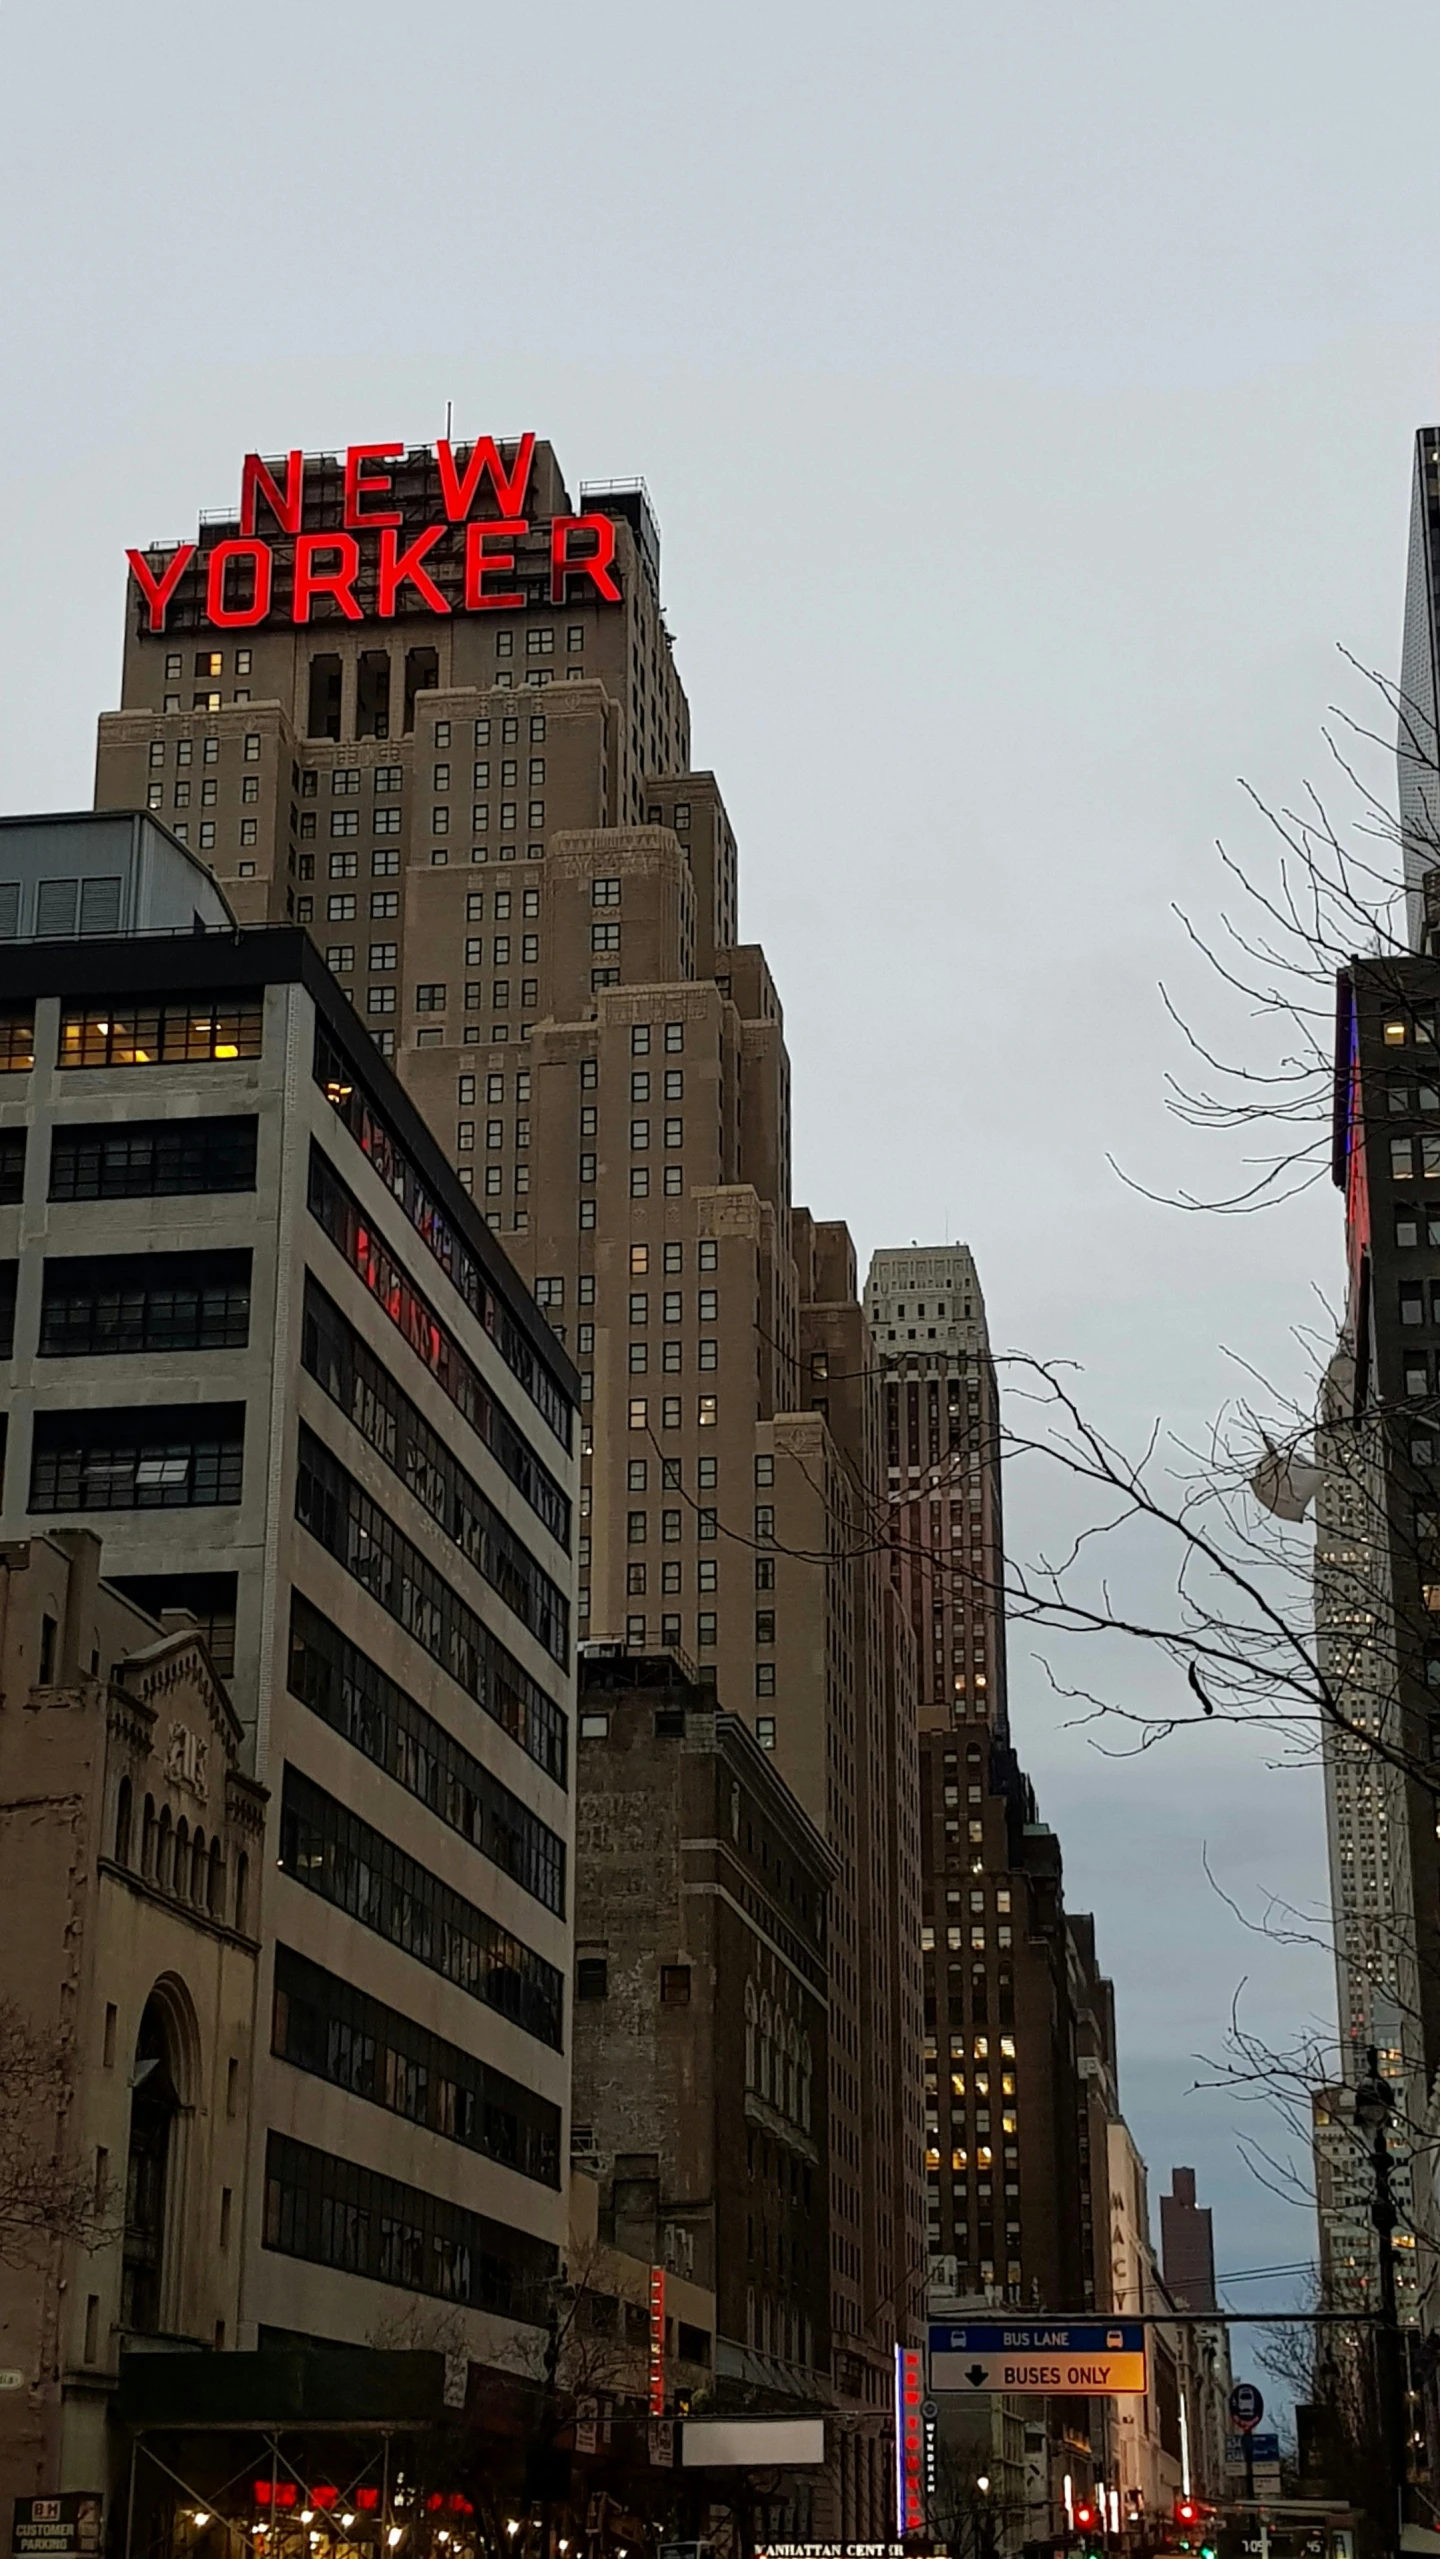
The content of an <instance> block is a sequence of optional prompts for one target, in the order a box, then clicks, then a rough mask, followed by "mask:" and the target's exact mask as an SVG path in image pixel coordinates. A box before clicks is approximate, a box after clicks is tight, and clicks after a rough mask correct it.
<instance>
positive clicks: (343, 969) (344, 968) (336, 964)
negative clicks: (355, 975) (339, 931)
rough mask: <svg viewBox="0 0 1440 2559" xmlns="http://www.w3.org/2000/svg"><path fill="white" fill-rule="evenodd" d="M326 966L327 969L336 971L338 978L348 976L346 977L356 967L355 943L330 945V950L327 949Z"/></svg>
mask: <svg viewBox="0 0 1440 2559" xmlns="http://www.w3.org/2000/svg"><path fill="white" fill-rule="evenodd" d="M325 965H326V967H327V968H329V969H333V970H334V971H335V974H336V976H337V977H344V976H346V975H347V974H348V972H349V971H350V970H351V969H353V967H354V966H355V945H354V943H353V942H332V943H330V945H329V946H328V948H327V950H326V953H325Z"/></svg>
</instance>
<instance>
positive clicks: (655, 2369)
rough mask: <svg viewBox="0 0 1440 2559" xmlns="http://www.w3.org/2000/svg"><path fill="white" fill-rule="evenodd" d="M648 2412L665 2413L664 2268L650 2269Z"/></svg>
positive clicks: (659, 2415)
mask: <svg viewBox="0 0 1440 2559" xmlns="http://www.w3.org/2000/svg"><path fill="white" fill-rule="evenodd" d="M650 2414H651V2416H652V2417H663V2416H664V2414H665V2269H664V2267H663V2266H652V2267H651V2269H650Z"/></svg>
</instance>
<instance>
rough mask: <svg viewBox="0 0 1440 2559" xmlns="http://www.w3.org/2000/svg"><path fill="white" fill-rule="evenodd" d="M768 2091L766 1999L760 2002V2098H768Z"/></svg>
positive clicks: (767, 2002) (768, 2053) (768, 2040)
mask: <svg viewBox="0 0 1440 2559" xmlns="http://www.w3.org/2000/svg"><path fill="white" fill-rule="evenodd" d="M770 2089H771V2077H770V2002H769V2000H768V1998H767V1999H762V2000H761V2002H760V2094H761V2096H762V2097H768V2096H769V2094H770Z"/></svg>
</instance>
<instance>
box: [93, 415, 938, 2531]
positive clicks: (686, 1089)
mask: <svg viewBox="0 0 1440 2559" xmlns="http://www.w3.org/2000/svg"><path fill="white" fill-rule="evenodd" d="M246 491H247V495H246V498H245V500H244V502H243V503H242V507H241V509H240V510H239V511H238V513H237V517H236V518H235V519H234V520H233V521H231V522H230V523H228V524H227V523H224V522H219V521H211V520H208V519H207V521H206V522H205V524H204V525H203V526H202V528H201V532H200V536H199V538H198V543H197V547H196V548H195V550H194V553H193V555H192V556H189V557H187V558H185V559H184V560H181V562H180V566H179V568H178V569H176V567H175V562H176V560H177V559H179V558H180V553H179V551H176V552H173V553H169V554H162V553H160V552H152V553H149V554H143V555H139V556H138V557H137V560H136V571H135V573H136V579H137V585H136V586H135V588H133V589H132V595H131V606H130V614H129V622H128V629H127V641H126V652H125V677H124V707H123V709H122V710H121V711H119V712H117V713H115V714H114V715H112V716H110V717H109V718H107V719H105V720H103V721H102V722H101V730H100V751H99V767H98V796H99V798H100V800H101V801H102V802H110V801H117V800H123V801H129V802H134V801H136V800H143V799H146V798H148V800H149V802H150V804H151V805H153V806H155V807H157V808H160V809H161V810H163V812H164V815H165V817H166V820H167V822H168V823H170V824H172V825H174V826H175V827H176V829H177V831H182V830H185V829H187V828H188V830H189V841H190V843H191V845H192V847H193V848H194V849H196V850H198V851H199V852H200V853H201V854H202V855H204V856H205V857H206V858H209V859H212V860H213V861H214V863H215V866H216V870H217V874H218V876H219V877H220V878H221V879H222V880H223V881H224V884H225V886H226V890H227V893H228V894H229V895H230V896H231V898H232V899H233V901H234V903H235V906H236V909H237V911H238V912H239V913H240V914H242V915H243V916H246V917H250V916H254V917H256V918H260V917H269V918H272V919H281V918H285V917H287V916H292V915H293V917H294V918H295V919H296V920H297V921H300V922H303V923H305V924H307V925H308V926H309V927H310V929H311V930H312V932H313V933H314V934H315V936H316V939H317V940H318V942H319V943H320V945H321V947H322V949H323V950H324V952H325V955H326V957H327V960H328V962H329V965H330V967H331V969H332V971H333V973H334V975H335V978H336V980H337V982H338V984H339V985H340V986H341V988H342V989H343V990H344V991H345V992H346V994H347V995H348V996H349V998H350V1000H351V1001H352V1003H353V1004H354V1006H355V1008H356V1011H357V1014H359V1015H360V1017H361V1018H362V1019H363V1020H364V1021H365V1022H366V1024H367V1026H368V1027H369V1028H370V1030H371V1033H372V1036H374V1037H375V1039H376V1040H377V1043H378V1044H379V1045H380V1046H381V1048H382V1049H383V1050H384V1051H385V1052H386V1053H387V1054H389V1055H390V1056H391V1057H392V1058H393V1062H394V1065H395V1068H396V1071H397V1072H398V1074H399V1075H400V1077H401V1079H402V1081H403V1082H404V1084H405V1085H406V1086H407V1088H408V1090H409V1093H410V1095H411V1097H412V1099H413V1100H414V1101H415V1102H416V1103H417V1104H418V1106H419V1108H420V1110H421V1111H422V1112H423V1114H424V1116H425V1117H426V1119H427V1120H428V1121H429V1123H430V1125H431V1127H432V1128H433V1129H434V1130H435V1132H436V1133H437V1135H438V1137H439V1139H440V1141H441V1143H442V1145H443V1147H444V1149H445V1151H446V1153H447V1154H448V1155H449V1156H450V1157H451V1159H452V1161H453V1163H454V1164H455V1166H456V1168H457V1171H458V1173H459V1177H460V1180H461V1182H462V1183H463V1184H464V1185H465V1186H466V1187H467V1188H468V1189H470V1190H471V1191H472V1193H473V1195H474V1197H475V1200H476V1203H477V1206H479V1207H481V1208H482V1209H483V1213H484V1214H485V1216H486V1217H487V1219H488V1220H489V1221H490V1223H491V1224H492V1225H493V1226H494V1227H496V1228H497V1229H498V1230H499V1231H500V1232H501V1233H502V1234H503V1237H504V1241H505V1247H506V1250H507V1252H508V1253H509V1254H510V1256H511V1257H512V1259H513V1260H514V1261H515V1262H516V1263H517V1265H518V1266H519V1267H520V1268H521V1269H522V1270H523V1271H524V1272H525V1273H526V1275H527V1276H528V1277H529V1278H530V1279H531V1280H532V1283H533V1286H534V1289H535V1293H536V1295H537V1297H538V1298H539V1300H540V1303H541V1305H542V1306H543V1308H544V1309H545V1311H546V1313H547V1314H548V1317H549V1320H550V1322H551V1324H552V1326H553V1327H554V1330H555V1331H556V1333H557V1334H558V1335H560V1336H561V1338H562V1339H563V1341H564V1343H565V1346H566V1349H567V1350H568V1351H569V1352H570V1354H571V1356H572V1357H573V1358H574V1360H575V1362H576V1365H577V1367H578V1369H579V1371H580V1375H581V1380H582V1394H583V1398H584V1402H583V1406H582V1414H583V1421H584V1438H583V1466H582V1487H581V1508H582V1521H581V1525H582V1531H583V1544H582V1550H581V1584H582V1591H581V1621H580V1628H581V1634H582V1637H584V1636H585V1635H587V1634H588V1636H589V1637H591V1638H592V1639H599V1638H602V1637H605V1638H612V1639H615V1640H617V1641H620V1642H624V1643H628V1644H631V1645H635V1646H642V1647H649V1648H652V1649H653V1648H655V1647H662V1648H668V1649H675V1650H678V1651H679V1652H680V1653H681V1654H682V1655H683V1656H685V1657H688V1659H689V1660H690V1662H692V1663H693V1665H694V1666H695V1668H696V1669H697V1670H698V1671H699V1673H700V1674H701V1675H702V1676H704V1675H705V1674H707V1673H713V1675H714V1678H715V1681H716V1683H717V1688H718V1695H719V1702H720V1704H721V1706H722V1707H724V1708H726V1709H728V1710H730V1711H733V1712H736V1713H739V1714H743V1715H744V1716H745V1717H746V1718H747V1719H748V1720H749V1721H750V1723H751V1725H752V1729H753V1731H754V1733H755V1735H756V1737H757V1738H758V1739H759V1740H760V1742H761V1743H762V1744H763V1745H764V1746H765V1747H766V1748H767V1749H769V1750H771V1751H772V1752H773V1754H774V1758H775V1764H776V1767H777V1769H778V1770H779V1772H780V1773H781V1775H782V1776H783V1777H784V1778H785V1780H786V1781H787V1782H788V1784H789V1785H790V1786H791V1788H792V1790H793V1791H794V1793H795V1794H796V1795H797V1797H798V1798H799V1800H800V1802H801V1804H802V1805H803V1806H804V1808H805V1810H806V1812H807V1813H808V1814H809V1815H810V1817H811V1819H812V1821H813V1822H814V1823H815V1825H816V1827H817V1828H818V1829H819V1830H820V1831H821V1833H822V1834H823V1836H824V1837H825V1839H826V1840H827V1842H828V1844H829V1846H830V1848H831V1850H832V1851H833V1853H834V1856H835V1859H836V1863H837V1870H838V1872H837V1880H836V1884H835V1887H834V1892H833V1898H832V1902H831V1915H830V1988H831V2021H830V2035H829V2051H830V2085H829V2091H828V2103H829V2147H830V2155H831V2159H832V2161H833V2162H834V2176H833V2187H832V2199H831V2200H832V2222H831V2327H832V2332H833V2335H834V2338H835V2341H836V2344H835V2380H836V2383H837V2385H838V2388H839V2390H840V2393H841V2395H842V2397H843V2398H844V2399H845V2400H846V2401H847V2402H848V2403H849V2404H850V2405H851V2406H852V2407H854V2408H856V2409H857V2410H872V2411H874V2412H876V2427H877V2429H878V2424H879V2422H880V2418H879V2412H880V2411H882V2410H883V2409H884V2408H885V2407H886V2406H887V2405H888V2401H889V2394H890V2384H891V2361H890V2358H891V2348H892V2344H893V2340H894V2338H895V2335H896V2332H897V2327H898V2328H903V2327H904V2326H905V2324H906V2321H907V2319H908V2317H909V2315H910V2308H911V2305H912V2304H913V2303H914V2302H915V2299H916V2296H917V2289H918V2286H919V2284H920V2282H921V2279H922V2276H923V2256H924V2250H925V2242H924V2237H923V2231H922V2222H921V2197H922V2188H921V2183H920V2140H921V2125H920V2107H919V2080H918V2070H917V2066H916V2063H917V2055H918V2048H919V2043H920V2037H921V2016H920V1979H919V1954H918V1907H919V1870H918V1783H917V1764H916V1745H915V1721H914V1695H913V1685H912V1677H911V1648H910V1645H909V1642H908V1637H907V1635H906V1632H905V1629H904V1626H903V1624H902V1622H901V1619H900V1614H899V1612H898V1610H897V1609H896V1607H895V1605H894V1602H893V1600H892V1598H891V1595H890V1592H889V1590H888V1587H887V1580H886V1573H885V1568H884V1564H883V1561H882V1559H881V1557H880V1556H879V1554H878V1552H877V1549H876V1539H875V1534H874V1519H875V1502H876V1484H877V1475H878V1469H879V1464H880V1460H879V1442H878V1429H879V1407H878V1398H877V1394H876V1389H875V1383H874V1378H873V1374H872V1371H873V1356H872V1352H871V1349H870V1346H869V1342H868V1337H867V1332H866V1326H865V1321H864V1317H863V1315H862V1312H861V1309H860V1306H859V1303H858V1299H857V1294H856V1283H855V1268H854V1256H853V1251H852V1248H851V1246H850V1242H849V1238H848V1236H847V1235H846V1233H845V1230H844V1228H843V1227H840V1226H837V1225H827V1224H821V1223H817V1222H816V1221H814V1220H813V1219H812V1218H811V1217H810V1216H809V1214H808V1213H807V1212H806V1211H805V1210H803V1209H797V1208H795V1207H793V1206H792V1203H791V1197H790V1109H789V1062H788V1058H787V1055H786V1050H785V1043H784V1035H783V1026H782V1018H781V1011H780V1004H779V1000H778V997H777V994H776V991H775V987H774V984H773V982H772V980H771V977H770V973H769V970H768V968H767V966H766V963H765V958H764V954H763V953H762V952H761V951H760V950H759V949H757V948H756V947H754V946H753V945H742V944H740V943H739V941H738V939H737V931H738V928H737V919H736V847H735V839H734V834H733V831H732V829H731V826H730V822H729V819H728V817H727V815H726V811H725V807H724V804H723V801H722V799H721V796H720V793H719V789H718V787H717V784H716V782H715V780H714V778H713V777H712V776H711V775H709V774H707V773H697V772H694V771H692V770H691V769H690V761H689V756H690V721H689V712H688V707H687V704H686V701H685V696H684V692H683V689H682V687H681V684H680V681H679V677H678V674H677V672H676V668H675V662H674V652H673V647H672V643H671V638H670V634H669V632H668V630H667V628H666V625H665V620H664V615H663V612H662V609H661V603H660V588H659V561H660V543H659V534H658V529H657V527H656V524H655V520H654V517H653V514H652V512H651V509H650V506H649V502H648V499H647V498H646V495H645V492H644V490H643V489H641V488H628V489H615V488H611V487H606V488H604V489H598V490H590V491H582V494H581V500H580V505H579V507H578V509H577V508H575V507H573V506H572V504H571V501H570V499H569V496H568V493H567V492H566V490H565V487H564V484H563V481H562V478H561V474H560V470H559V466H558V463H557V462H556V459H555V457H554V455H553V453H552V452H551V451H550V449H549V448H548V447H547V446H544V445H534V444H533V440H529V439H527V440H526V441H525V442H524V443H522V444H521V445H519V446H506V447H504V448H502V449H500V450H498V451H495V450H494V449H490V450H488V451H487V449H486V448H485V447H484V446H483V445H476V446H474V447H470V448H460V449H457V450H456V451H455V452H454V453H452V452H451V450H450V448H449V447H448V446H441V447H438V448H436V449H435V451H433V452H432V451H430V450H428V449H422V450H415V451H412V452H409V453H402V452H400V451H399V449H398V448H384V449H376V448H370V449H367V452H366V453H365V454H361V453H360V451H359V449H358V448H355V449H352V451H351V453H350V454H348V455H347V456H346V458H345V460H344V461H343V462H342V461H341V460H339V459H338V458H325V457H319V458H312V459H309V460H305V459H303V458H302V457H301V456H299V455H294V456H291V457H289V459H288V460H286V461H281V460H277V461H275V462H273V463H272V464H271V465H270V466H269V470H268V473H267V472H265V471H263V470H257V469H254V468H250V467H249V466H247V479H246ZM402 544H403V545H404V546H405V547H404V548H403V550H402V549H401V548H400V546H401V545H402ZM227 546H228V548H227ZM183 547H184V546H181V549H183ZM217 550H218V551H219V552H220V553H221V555H222V556H221V557H220V559H219V561H218V563H217V559H216V553H217ZM172 572H173V583H172V584H170V585H169V586H168V587H167V583H166V582H167V580H170V579H171V578H172ZM162 588H165V589H166V592H165V595H164V600H163V601H162V602H160V603H157V604H155V605H153V606H152V605H151V604H150V603H149V602H148V601H147V592H148V593H149V594H153V595H157V596H158V595H159V594H160V590H161V589H162ZM262 599H263V603H264V611H263V612H260V611H258V610H257V609H256V608H257V606H258V604H259V603H260V602H261V601H262ZM217 613H218V615H219V616H220V617H222V618H221V619H217ZM227 613H229V614H231V615H238V614H242V613H243V614H246V615H248V616H250V617H251V618H249V619H247V620H246V621H245V622H244V623H243V625H242V624H240V623H239V622H232V623H231V624H230V625H229V626H227V625H226V624H225V623H224V621H223V616H224V615H225V614H227ZM157 616H158V619H159V622H160V624H161V625H162V627H158V628H157V627H154V626H155V624H156V620H157ZM730 2342H731V2344H732V2346H733V2347H734V2348H735V2349H736V2350H737V2352H739V2353H740V2354H741V2355H742V2356H743V2354H744V2353H746V2352H748V2351H749V2350H750V2349H751V2347H752V2346H753V2343H754V2341H753V2340H745V2339H739V2340H732V2341H730ZM873 2431H874V2430H866V2429H863V2428H862V2430H861V2439H862V2440H865V2441H871V2439H872V2432H873ZM872 2451H873V2455H874V2460H873V2470H874V2480H873V2485H872V2489H871V2491H870V2492H869V2509H868V2513H869V2527H873V2528H879V2526H880V2525H881V2522H882V2519H883V2517H884V2514H885V2511H886V2509H885V2491H884V2462H883V2457H882V2454H881V2448H880V2445H879V2442H878V2440H874V2441H873V2442H872ZM861 2511H862V2513H863V2512H864V2511H865V2509H864V2508H863V2506H862V2509H861ZM861 2528H867V2527H864V2526H862V2527H861Z"/></svg>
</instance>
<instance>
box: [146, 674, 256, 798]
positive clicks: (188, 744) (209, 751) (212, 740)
mask: <svg viewBox="0 0 1440 2559" xmlns="http://www.w3.org/2000/svg"><path fill="white" fill-rule="evenodd" d="M239 655H240V656H241V657H243V658H248V657H249V655H250V652H249V650H248V649H241V650H240V652H239ZM219 671H220V670H219V668H218V667H216V668H214V669H212V670H211V672H212V673H214V674H217V675H218V673H219ZM165 672H166V674H167V676H169V677H171V679H172V680H173V678H174V677H176V676H178V675H179V673H180V669H179V667H178V666H171V665H170V664H169V663H168V662H167V664H166V669H165ZM235 672H236V674H237V675H248V674H249V672H250V669H249V667H248V666H239V665H237V667H236V669H235ZM200 747H201V761H202V763H205V764H218V763H219V761H220V740H219V738H218V737H206V738H202V739H201V741H200ZM167 751H168V745H167V741H166V739H164V738H163V737H152V738H151V740H150V769H151V771H152V772H155V771H158V769H159V768H160V766H161V765H163V764H164V762H165V759H166V754H167ZM240 751H241V755H242V757H243V759H244V761H245V762H246V763H247V764H258V763H259V761H260V737H259V732H258V731H257V730H253V729H252V730H251V731H250V733H249V734H248V735H247V736H246V737H245V738H244V740H243V742H242V745H241V750H240ZM175 761H176V763H177V764H178V765H182V766H183V765H186V764H193V763H194V761H195V741H194V739H193V738H188V737H177V739H176V740H175Z"/></svg>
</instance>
